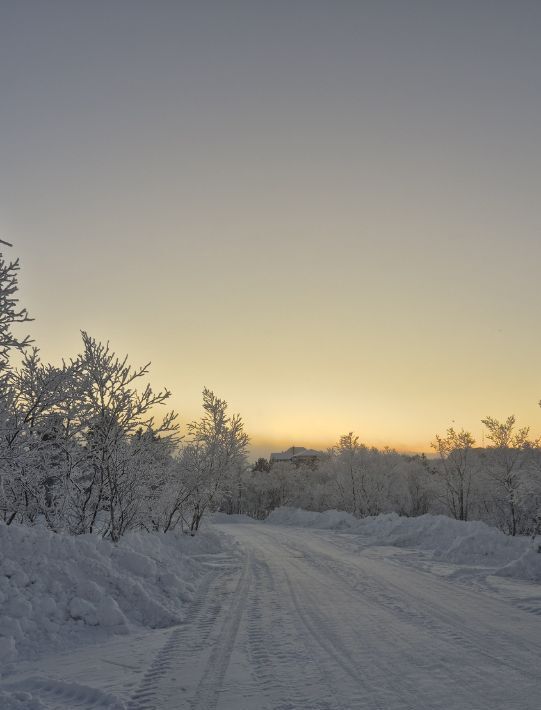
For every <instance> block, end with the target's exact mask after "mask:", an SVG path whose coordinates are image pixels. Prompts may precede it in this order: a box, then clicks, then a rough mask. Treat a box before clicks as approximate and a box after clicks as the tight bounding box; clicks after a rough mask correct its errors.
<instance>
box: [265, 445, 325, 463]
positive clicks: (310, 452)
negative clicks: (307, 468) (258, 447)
mask: <svg viewBox="0 0 541 710" xmlns="http://www.w3.org/2000/svg"><path fill="white" fill-rule="evenodd" d="M307 456H308V457H310V456H321V451H316V450H315V449H306V448H305V447H304V446H290V447H289V449H287V451H281V452H279V453H272V454H271V455H270V458H271V461H292V460H293V459H296V458H305V457H307Z"/></svg>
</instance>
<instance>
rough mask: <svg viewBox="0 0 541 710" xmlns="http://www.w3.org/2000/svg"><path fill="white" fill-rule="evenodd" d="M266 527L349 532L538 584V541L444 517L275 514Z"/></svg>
mask: <svg viewBox="0 0 541 710" xmlns="http://www.w3.org/2000/svg"><path fill="white" fill-rule="evenodd" d="M267 523H272V524H274V525H292V526H295V527H302V528H317V529H320V530H338V531H340V530H341V531H348V532H350V533H357V534H358V535H362V536H364V537H365V538H366V542H367V543H369V544H372V545H373V544H378V545H394V546H396V547H411V548H415V549H417V550H424V551H427V552H430V553H431V554H432V556H433V558H434V559H438V560H440V561H445V562H451V563H453V564H457V565H479V566H484V567H489V568H491V573H492V574H496V575H501V576H503V577H514V578H516V579H529V580H535V581H541V554H540V553H538V550H539V545H540V544H541V539H539V540H537V541H532V540H531V539H530V538H519V537H510V536H509V535H505V534H504V533H502V532H501V531H499V530H497V529H496V528H493V527H490V526H488V525H485V523H481V522H477V521H471V522H464V521H462V520H453V519H452V518H448V517H446V516H444V515H421V516H419V517H417V518H405V517H401V516H399V515H397V514H396V513H388V514H385V515H378V516H375V517H370V518H356V517H354V516H353V515H351V514H350V513H345V512H343V511H338V510H327V511H325V512H324V513H314V512H310V511H307V510H299V509H297V508H278V509H277V510H275V511H273V512H272V513H271V514H270V516H269V517H268V518H267Z"/></svg>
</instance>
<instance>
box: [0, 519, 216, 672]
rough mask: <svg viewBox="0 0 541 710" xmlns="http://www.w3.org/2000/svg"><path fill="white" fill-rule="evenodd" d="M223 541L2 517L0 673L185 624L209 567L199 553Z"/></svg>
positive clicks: (202, 536)
mask: <svg viewBox="0 0 541 710" xmlns="http://www.w3.org/2000/svg"><path fill="white" fill-rule="evenodd" d="M222 544H223V543H222V541H221V538H220V537H219V536H218V535H217V534H216V533H214V532H211V531H208V530H204V531H201V532H200V533H199V534H198V535H197V536H196V537H190V536H186V535H182V534H180V533H179V534H174V533H168V534H167V535H164V534H143V533H137V534H135V533H133V534H129V535H126V536H125V537H124V538H123V539H122V540H121V542H120V543H119V544H117V545H115V544H113V543H111V542H108V541H106V540H102V539H101V538H99V537H96V536H91V535H85V536H80V537H69V536H65V535H55V534H53V533H51V532H48V531H47V530H43V529H40V528H28V527H23V526H19V525H11V526H9V527H8V526H6V525H4V524H3V523H0V550H1V558H0V673H1V671H2V670H4V671H5V670H9V667H10V665H11V662H13V661H16V660H20V659H27V658H32V657H35V656H38V655H40V654H41V653H43V652H45V651H47V652H50V651H54V650H58V649H61V648H62V649H65V648H70V647H75V646H79V645H86V644H88V643H97V642H100V641H103V640H105V639H107V638H109V637H110V636H111V635H114V634H128V633H130V632H131V631H133V630H135V629H141V628H164V627H168V626H171V625H174V624H177V623H179V622H180V621H182V619H183V609H184V606H185V605H186V603H187V602H189V601H191V600H192V599H193V598H194V595H195V594H196V593H197V584H198V581H199V580H200V579H201V577H202V575H203V574H204V573H205V572H206V571H207V569H208V568H207V567H205V564H204V560H203V559H200V557H201V558H203V557H204V556H206V555H208V554H213V553H218V552H220V551H221V550H222V549H223V548H222Z"/></svg>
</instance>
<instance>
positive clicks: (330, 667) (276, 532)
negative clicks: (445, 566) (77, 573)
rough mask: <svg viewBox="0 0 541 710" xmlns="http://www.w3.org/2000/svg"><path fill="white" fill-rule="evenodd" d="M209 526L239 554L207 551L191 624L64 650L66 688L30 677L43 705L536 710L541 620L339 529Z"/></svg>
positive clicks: (540, 697) (136, 709)
mask: <svg viewBox="0 0 541 710" xmlns="http://www.w3.org/2000/svg"><path fill="white" fill-rule="evenodd" d="M216 527H217V528H218V529H219V530H220V531H222V532H223V533H224V534H228V535H232V536H234V538H235V539H236V540H237V541H238V543H239V545H240V549H241V551H242V554H241V555H236V554H235V555H231V556H224V557H218V558H211V557H209V561H208V565H209V574H208V578H207V583H206V584H207V588H206V590H202V591H204V592H205V593H204V594H201V595H200V596H199V597H198V599H199V601H198V602H197V603H196V604H195V605H194V606H193V608H192V609H191V611H190V615H189V618H188V620H187V623H185V624H182V625H181V626H178V627H175V628H174V629H172V630H167V631H160V632H148V633H147V634H141V635H140V636H139V637H137V638H135V639H133V638H132V637H130V638H126V639H117V640H115V641H114V642H112V643H111V644H110V645H108V646H106V647H104V648H102V649H100V651H99V654H96V649H95V648H94V649H90V648H88V649H86V650H85V651H84V652H82V653H81V654H79V655H77V654H70V658H69V659H66V660H65V664H64V667H63V676H62V678H63V680H62V682H57V684H56V685H55V683H54V682H53V681H50V682H49V686H48V685H47V682H48V681H44V680H41V681H39V682H38V681H36V680H35V681H32V682H33V683H34V687H37V688H38V689H41V691H42V694H41V697H43V699H44V703H45V707H47V708H49V707H50V708H66V707H69V708H72V709H74V708H89V707H98V706H99V704H98V700H99V702H100V703H102V705H103V706H106V707H115V703H114V701H113V700H112V697H113V696H114V697H116V698H119V699H120V700H121V701H122V702H123V703H125V705H124V706H125V707H127V708H129V709H130V710H151V709H154V708H156V709H159V710H162V709H163V710H172V709H175V710H179V709H180V708H187V709H189V710H212V709H213V708H216V709H218V710H265V709H268V710H271V709H272V710H286V709H287V710H297V709H299V710H300V709H307V710H308V709H309V710H323V709H333V710H334V709H336V710H338V709H342V710H349V709H351V710H353V709H359V710H376V709H380V710H438V709H441V710H539V708H540V707H541V669H540V659H541V616H538V615H536V614H532V613H529V612H527V611H524V610H521V609H520V608H517V606H515V605H513V604H511V603H509V602H506V601H505V600H504V599H503V598H498V596H497V595H495V594H491V593H489V592H483V591H479V590H474V589H473V588H468V587H466V586H463V585H460V584H458V583H457V582H452V581H449V580H446V579H445V578H442V577H440V576H437V575H435V574H431V573H428V572H424V571H422V570H421V569H419V568H418V567H416V566H415V565H411V564H408V562H407V555H405V554H403V553H402V554H393V553H392V551H388V553H386V552H385V550H381V549H378V548H370V547H367V548H365V549H364V550H360V551H359V550H353V549H352V545H351V538H350V537H348V536H346V535H340V534H339V533H331V532H323V531H314V530H307V529H297V528H288V527H279V526H272V525H263V524H226V525H220V526H216ZM85 654H86V655H85ZM92 654H94V655H92ZM97 655H99V656H100V660H99V662H98V661H97V660H96V656H97ZM85 659H86V661H85ZM51 663H53V662H52V661H51ZM55 663H57V661H56V662H55ZM70 663H71V666H70ZM100 664H101V665H100ZM70 667H71V671H70ZM49 670H50V669H49ZM43 671H44V673H45V675H46V676H47V675H48V668H47V665H45V666H44V667H43ZM26 675H27V681H26V683H27V685H26V687H28V683H29V682H30V681H29V680H28V678H29V677H30V676H32V673H30V671H29V670H27V671H26ZM34 675H35V673H34ZM41 675H42V676H43V673H42V674H41ZM39 683H41V686H39ZM62 683H64V685H62ZM23 684H24V681H23ZM36 684H38V685H36ZM70 684H73V685H70ZM89 686H90V687H93V688H96V687H98V686H99V689H100V692H101V693H102V695H101V696H98V695H95V696H92V694H91V693H90V691H88V690H86V691H85V690H84V689H85V688H87V689H88V687H89ZM21 687H22V686H21ZM30 687H32V686H30ZM79 687H80V692H79V693H78V691H77V688H79ZM70 688H71V690H70ZM85 692H86V695H85ZM70 693H71V695H70ZM117 707H121V705H117Z"/></svg>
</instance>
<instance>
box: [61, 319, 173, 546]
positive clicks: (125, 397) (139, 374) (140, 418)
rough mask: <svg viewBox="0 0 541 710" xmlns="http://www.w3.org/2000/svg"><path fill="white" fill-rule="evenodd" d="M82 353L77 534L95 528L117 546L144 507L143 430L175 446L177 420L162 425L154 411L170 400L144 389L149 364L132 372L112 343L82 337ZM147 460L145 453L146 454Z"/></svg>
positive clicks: (166, 393) (75, 480) (75, 501)
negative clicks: (82, 450) (140, 436)
mask: <svg viewBox="0 0 541 710" xmlns="http://www.w3.org/2000/svg"><path fill="white" fill-rule="evenodd" d="M82 337H83V346H84V349H83V353H82V354H81V356H80V357H79V358H78V359H77V363H78V369H77V373H78V383H77V384H78V399H79V406H78V411H77V412H76V417H77V422H76V429H77V431H78V433H79V436H81V437H82V439H83V441H84V448H85V457H84V459H83V461H81V466H80V467H79V469H78V471H77V475H75V476H73V477H72V478H71V483H72V496H73V500H72V503H73V505H72V511H73V520H72V526H73V531H74V532H79V533H82V532H93V531H94V528H95V526H96V524H97V523H99V527H100V530H101V531H102V533H103V534H104V535H107V536H109V537H110V538H111V539H113V540H118V538H119V537H120V536H121V535H122V534H123V533H124V532H125V531H126V530H127V529H129V528H130V527H133V526H134V524H135V520H136V517H137V514H138V511H139V509H140V506H141V505H142V502H143V498H142V495H141V485H140V483H141V478H142V473H141V465H140V462H141V459H144V458H145V456H144V455H142V447H143V445H144V443H145V441H144V440H143V443H141V441H139V442H137V441H134V438H135V437H136V435H137V434H138V432H139V431H140V430H142V431H143V432H149V436H154V437H155V436H160V437H161V438H165V439H167V440H169V441H173V440H174V439H175V437H176V435H177V432H178V425H177V422H176V418H177V415H176V414H175V413H174V412H170V413H168V414H167V415H166V416H165V417H164V419H163V420H162V422H161V423H159V424H157V423H156V422H155V419H154V414H153V412H154V410H155V408H156V407H158V406H159V405H161V404H163V403H164V402H165V401H166V400H167V399H168V398H169V396H170V392H169V391H168V390H163V391H161V392H154V391H153V390H152V388H151V386H150V385H149V384H148V383H147V384H144V385H143V387H142V389H141V390H138V389H136V387H137V385H138V384H139V383H141V381H143V382H144V380H145V379H146V376H147V374H148V369H149V365H150V363H148V364H146V365H143V366H142V367H136V368H134V367H132V366H131V365H129V364H128V359H127V356H126V357H124V358H119V357H117V355H116V354H115V353H114V352H113V351H112V350H111V349H110V346H109V344H108V343H106V344H103V343H99V342H97V341H96V340H95V339H94V338H92V337H90V336H89V335H88V334H87V333H85V332H83V333H82ZM145 455H146V453H145Z"/></svg>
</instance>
